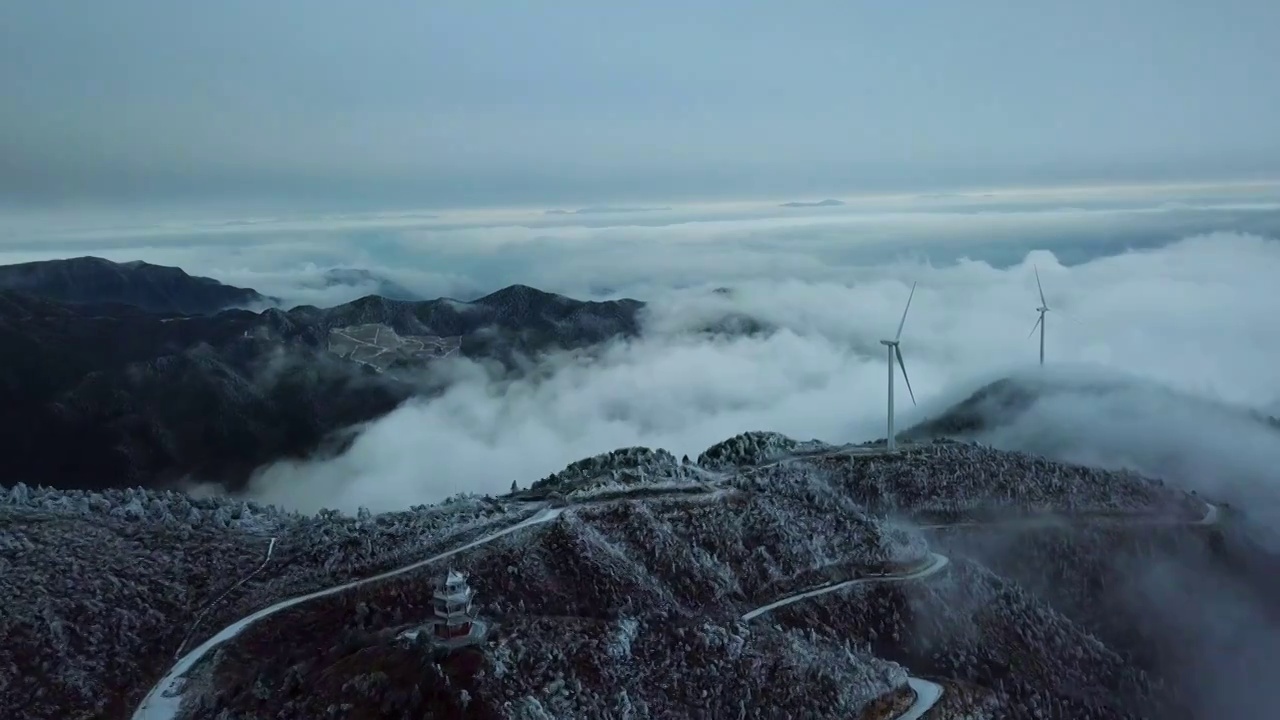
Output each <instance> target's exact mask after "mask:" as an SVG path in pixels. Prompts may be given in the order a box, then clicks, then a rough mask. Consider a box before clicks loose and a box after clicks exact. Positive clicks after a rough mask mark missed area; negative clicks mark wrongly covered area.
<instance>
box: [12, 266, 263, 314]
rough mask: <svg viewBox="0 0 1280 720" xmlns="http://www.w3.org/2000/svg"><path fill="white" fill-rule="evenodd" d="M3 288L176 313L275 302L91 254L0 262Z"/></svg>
mask: <svg viewBox="0 0 1280 720" xmlns="http://www.w3.org/2000/svg"><path fill="white" fill-rule="evenodd" d="M0 289H4V290H13V291H19V292H25V293H29V294H32V295H36V296H38V297H44V298H48V299H51V300H57V301H60V302H66V303H74V304H87V305H94V304H108V303H111V304H124V305H133V306H136V307H139V308H142V309H143V310H146V311H148V312H155V313H169V314H176V315H208V314H212V313H216V312H219V311H221V310H226V309H228V308H233V307H251V306H261V305H264V304H268V303H271V302H277V301H276V300H275V299H274V298H269V297H267V296H265V295H262V294H261V293H259V292H258V291H256V290H251V289H248V288H239V287H234V286H231V285H225V284H223V283H221V282H219V281H217V280H214V279H212V278H207V277H200V276H195V275H189V274H187V272H186V271H185V270H183V269H182V268H178V267H172V266H168V265H153V264H151V263H148V262H143V261H141V260H133V261H129V262H124V263H117V262H113V261H111V260H107V259H104V258H100V257H95V256H91V255H86V256H83V257H76V258H67V259H60V260H39V261H33V262H26V263H17V264H14V265H0Z"/></svg>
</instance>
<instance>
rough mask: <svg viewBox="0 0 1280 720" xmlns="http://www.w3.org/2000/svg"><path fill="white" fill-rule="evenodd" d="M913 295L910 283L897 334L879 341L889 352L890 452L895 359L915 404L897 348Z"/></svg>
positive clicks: (893, 442)
mask: <svg viewBox="0 0 1280 720" xmlns="http://www.w3.org/2000/svg"><path fill="white" fill-rule="evenodd" d="M915 294H916V284H915V283H911V294H910V295H908V296H907V306H906V307H905V308H903V309H902V320H900V321H899V322H898V334H897V335H894V336H893V339H892V340H881V341H880V344H881V345H884V346H885V347H886V348H888V351H889V438H888V440H887V441H886V442H887V444H886V448H887V449H888V450H889V451H890V452H892V451H893V450H896V449H897V447H898V443H897V441H896V440H895V439H894V436H893V361H894V359H895V358H896V359H897V361H898V367H900V368H902V379H903V380H905V381H906V383H907V392H908V393H911V404H912V405H915V404H916V394H915V392H914V391H912V389H911V379H910V378H908V377H907V366H906V365H905V364H903V362H902V350H901V349H900V348H899V347H898V341H899V340H900V339H901V338H902V326H903V325H905V324H906V323H907V311H908V310H910V309H911V298H913V297H915Z"/></svg>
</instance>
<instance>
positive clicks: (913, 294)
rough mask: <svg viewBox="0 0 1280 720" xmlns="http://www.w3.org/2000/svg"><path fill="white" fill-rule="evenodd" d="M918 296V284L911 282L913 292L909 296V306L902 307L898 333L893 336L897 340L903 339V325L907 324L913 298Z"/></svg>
mask: <svg viewBox="0 0 1280 720" xmlns="http://www.w3.org/2000/svg"><path fill="white" fill-rule="evenodd" d="M915 296H916V284H915V283H911V294H910V295H908V296H907V306H906V307H904V308H902V319H901V320H899V321H898V334H897V335H894V336H893V339H894V340H895V341H897V340H901V339H902V326H903V325H906V324H907V311H908V310H910V309H911V298H913V297H915Z"/></svg>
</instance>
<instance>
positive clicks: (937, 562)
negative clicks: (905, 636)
mask: <svg viewBox="0 0 1280 720" xmlns="http://www.w3.org/2000/svg"><path fill="white" fill-rule="evenodd" d="M950 562H951V560H950V559H948V558H947V556H946V555H939V554H938V553H929V562H928V563H927V564H926V565H925V566H924V567H922V568H919V569H917V570H912V571H910V572H905V573H900V574H896V575H876V576H872V577H861V578H855V579H853V580H845V581H843V582H838V583H832V584H831V585H824V586H822V587H819V588H815V589H813V590H806V591H804V592H799V593H796V594H794V595H788V596H786V597H784V598H782V599H781V600H775V601H774V602H771V603H769V604H768V605H763V606H761V607H758V608H756V609H754V610H751V611H749V612H745V613H743V614H742V619H743V620H744V621H751V620H754V619H756V618H758V617H760V616H761V615H764V614H765V613H769V612H772V611H774V610H777V609H778V608H780V607H785V606H787V605H790V604H792V603H795V602H799V601H801V600H807V599H809V598H811V597H817V596H819V595H826V594H827V593H833V592H836V591H838V590H843V589H845V588H848V587H852V586H854V585H873V584H876V583H889V582H908V581H911V580H923V579H924V578H927V577H929V576H930V575H933V574H935V573H937V572H939V571H941V570H942V569H943V568H945V567H946V566H947V565H948V564H949V563H950ZM907 685H909V686H910V687H911V689H912V690H913V691H915V694H916V698H915V700H914V701H913V702H912V703H911V707H909V708H907V709H906V711H904V712H903V713H902V714H901V715H899V716H898V717H897V718H896V720H918V719H919V718H921V717H924V714H925V713H927V712H929V710H930V709H931V708H932V707H933V706H934V705H936V704H937V702H938V700H940V699H941V698H942V686H941V685H939V684H937V683H935V682H930V681H928V680H925V679H924V678H918V677H909V678H907Z"/></svg>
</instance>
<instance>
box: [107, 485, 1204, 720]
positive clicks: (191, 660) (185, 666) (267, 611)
mask: <svg viewBox="0 0 1280 720" xmlns="http://www.w3.org/2000/svg"><path fill="white" fill-rule="evenodd" d="M1205 505H1206V508H1207V510H1206V512H1205V515H1204V517H1203V518H1201V519H1200V520H1195V521H1189V522H1187V523H1185V524H1187V525H1216V524H1218V523H1219V522H1220V521H1221V511H1220V510H1219V508H1218V506H1217V505H1214V504H1212V503H1207V502H1206V503H1205ZM563 511H564V508H563V507H544V508H542V509H541V510H539V511H537V512H536V513H534V514H533V515H531V516H530V517H528V518H526V519H525V520H522V521H520V522H518V523H516V524H514V525H512V526H510V527H507V528H504V529H502V530H498V531H496V532H493V533H490V534H488V535H485V536H483V537H480V538H478V539H476V540H472V541H471V542H469V543H466V544H464V545H460V546H458V547H456V548H453V549H452V550H449V551H446V552H443V553H440V554H438V555H433V556H432V557H429V558H426V559H425V560H418V561H416V562H413V563H410V564H408V565H405V566H403V567H400V568H396V569H394V570H389V571H387V572H384V573H379V574H377V575H373V576H370V577H367V578H363V579H360V580H352V581H351V582H347V583H343V584H341V585H334V586H333V587H329V588H325V589H323V590H317V591H315V592H311V593H308V594H305V595H299V596H298V597H294V598H290V599H288V600H282V601H280V602H278V603H276V604H274V605H270V606H268V607H265V608H263V609H261V610H258V611H257V612H254V613H252V614H250V615H247V616H245V617H243V618H241V619H239V620H237V621H235V622H234V623H232V624H230V625H228V626H227V627H225V628H223V629H222V630H220V631H219V632H218V633H217V634H215V635H214V636H213V637H211V638H209V639H208V640H206V641H204V642H203V643H202V644H201V645H200V646H199V647H197V648H195V649H194V650H192V651H190V652H188V653H187V654H185V655H183V656H182V657H181V658H179V659H178V661H177V662H176V663H174V665H173V666H172V667H171V668H170V669H169V671H168V672H167V673H165V675H164V677H162V678H160V680H159V682H157V683H156V684H155V685H154V686H153V687H152V688H151V690H150V691H148V692H147V695H146V697H144V698H143V699H142V702H141V703H140V704H139V705H138V708H137V710H135V711H134V713H133V716H132V720H174V718H176V717H177V716H178V713H179V712H180V711H181V708H182V691H183V687H184V684H185V679H184V676H185V675H186V674H187V673H188V672H189V671H190V670H191V668H192V667H194V666H195V664H196V663H198V662H199V661H200V660H201V659H203V658H204V657H205V656H206V655H208V654H209V652H210V651H211V650H213V649H214V648H216V647H218V646H219V645H221V644H222V643H225V642H226V641H228V640H230V639H232V638H234V637H235V636H237V635H239V634H240V632H241V631H243V630H244V629H245V628H246V627H248V626H250V625H252V624H253V623H256V622H258V621H259V620H262V619H263V618H266V617H268V616H270V615H274V614H275V613H278V612H280V611H281V610H285V609H287V608H291V607H294V606H296V605H301V604H302V603H305V602H309V601H311V600H315V599H317V598H322V597H326V596H329V595H335V594H337V593H341V592H345V591H347V590H350V589H352V588H356V587H360V586H362V585H367V584H370V583H375V582H378V581H381V580H386V579H388V578H392V577H395V576H397V575H402V574H404V573H407V572H412V571H414V570H417V569H419V568H421V567H424V566H426V565H430V564H432V563H436V562H439V561H441V560H444V559H446V558H449V557H452V556H453V555H457V554H458V553H461V552H464V551H466V550H470V549H472V548H476V547H480V546H481V545H485V544H488V543H490V542H493V541H494V540H497V539H498V538H501V537H504V536H506V535H510V534H511V533H514V532H518V531H520V530H522V529H524V528H527V527H531V526H533V525H539V524H542V523H546V522H550V521H552V520H555V519H556V518H557V517H559V516H560V514H561V513H562V512H563ZM979 524H981V523H956V524H954V525H950V526H947V525H932V526H924V527H922V528H920V529H939V528H943V527H960V526H969V525H979ZM1179 524H1182V523H1179ZM274 547H275V539H274V538H272V540H271V544H270V545H269V546H268V548H267V557H266V559H265V560H264V561H263V566H264V567H265V565H266V563H267V562H268V561H269V560H270V559H271V551H272V550H273V549H274ZM949 563H950V560H949V559H948V558H947V557H946V556H945V555H939V554H938V553H930V560H929V563H928V564H927V565H925V566H924V567H922V568H919V569H917V570H912V571H910V572H906V573H900V574H895V575H876V576H870V577H862V578H856V579H853V580H845V581H843V582H838V583H832V584H831V585H825V586H822V587H819V588H815V589H811V590H806V591H804V592H799V593H795V594H794V595H788V596H786V597H784V598H782V599H780V600H776V601H774V602H772V603H770V604H768V605H764V606H761V607H758V608H756V609H754V610H750V611H748V612H746V613H744V614H743V615H742V619H743V620H744V621H751V620H754V619H755V618H758V617H760V616H761V615H765V614H767V613H769V612H772V611H773V610H776V609H778V608H780V607H784V606H787V605H790V604H792V603H795V602H799V601H801V600H805V599H808V598H811V597H817V596H819V595H825V594H827V593H832V592H837V591H839V590H842V589H845V588H848V587H850V586H853V585H863V584H875V583H889V582H909V581H914V580H922V579H925V578H927V577H929V576H931V575H934V574H936V573H938V572H939V571H941V570H942V569H943V568H945V567H946V566H947V565H948V564H949ZM261 569H262V568H261V567H260V568H258V570H255V571H254V573H251V574H250V576H249V577H252V575H254V574H256V573H257V572H258V571H259V570H261ZM247 579H248V577H246V578H245V580H247ZM243 582H244V580H242V581H241V583H243ZM241 583H237V587H238V586H239V585H240V584H241ZM184 642H185V641H184ZM907 684H908V685H909V686H910V687H911V689H912V690H913V691H914V692H915V696H916V697H915V701H914V702H913V703H912V705H911V707H909V708H908V709H907V710H906V711H905V712H904V713H903V714H902V715H899V716H898V717H897V718H896V720H919V719H920V718H922V717H923V716H924V715H925V713H927V712H929V710H930V709H931V708H933V706H934V705H936V704H937V703H938V701H939V700H940V699H941V698H942V694H943V688H942V686H941V685H938V684H937V683H934V682H931V681H929V680H925V679H923V678H917V677H910V678H908V680H907Z"/></svg>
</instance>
